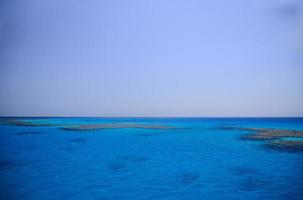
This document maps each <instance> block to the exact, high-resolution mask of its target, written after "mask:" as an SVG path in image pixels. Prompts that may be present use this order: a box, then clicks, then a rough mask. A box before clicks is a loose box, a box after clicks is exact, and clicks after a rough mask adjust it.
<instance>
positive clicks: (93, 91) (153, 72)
mask: <svg viewBox="0 0 303 200" xmlns="http://www.w3.org/2000/svg"><path fill="white" fill-rule="evenodd" d="M0 116H104V117H107V116H111V117H118V116H122V117H124V116H137V117H139V116H142V117H151V116H159V117H164V116H170V117H175V116H190V117H198V116H201V117H207V116H209V117H214V116H222V117H226V116H227V117H228V116H238V117H242V116H257V117H261V116H274V117H277V116H303V5H302V1H301V0H297V1H296V0H284V1H282V0H280V1H279V0H127V1H124V0H52V1H47V0H44V1H43V0H27V1H20V0H2V1H1V2H0Z"/></svg>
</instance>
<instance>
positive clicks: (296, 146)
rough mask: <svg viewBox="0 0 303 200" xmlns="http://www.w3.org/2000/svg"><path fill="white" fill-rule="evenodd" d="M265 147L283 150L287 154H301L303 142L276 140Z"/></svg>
mask: <svg viewBox="0 0 303 200" xmlns="http://www.w3.org/2000/svg"><path fill="white" fill-rule="evenodd" d="M265 146H266V147H268V148H270V149H274V150H285V151H289V152H299V151H302V152H303V140H302V141H295V140H286V141H284V140H276V141H271V142H269V143H267V144H265Z"/></svg>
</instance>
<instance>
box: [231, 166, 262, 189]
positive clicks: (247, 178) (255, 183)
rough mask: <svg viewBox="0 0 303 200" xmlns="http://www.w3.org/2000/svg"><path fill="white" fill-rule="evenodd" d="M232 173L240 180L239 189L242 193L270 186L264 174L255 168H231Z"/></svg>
mask: <svg viewBox="0 0 303 200" xmlns="http://www.w3.org/2000/svg"><path fill="white" fill-rule="evenodd" d="M231 173H232V174H233V175H235V176H237V177H238V178H239V182H238V185H237V188H238V189H239V190H240V191H254V190H257V189H259V188H262V187H264V186H265V185H267V184H268V181H266V180H265V179H264V176H263V175H262V173H260V172H259V171H258V170H257V169H255V168H249V167H241V166H240V167H234V168H231Z"/></svg>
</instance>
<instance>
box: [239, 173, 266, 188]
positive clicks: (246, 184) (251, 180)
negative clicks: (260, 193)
mask: <svg viewBox="0 0 303 200" xmlns="http://www.w3.org/2000/svg"><path fill="white" fill-rule="evenodd" d="M265 185H267V182H266V181H264V180H263V179H261V178H259V177H257V176H247V177H245V178H244V179H243V180H242V181H240V184H239V185H238V189H239V190H241V191H254V190H257V189H259V188H262V187H264V186H265Z"/></svg>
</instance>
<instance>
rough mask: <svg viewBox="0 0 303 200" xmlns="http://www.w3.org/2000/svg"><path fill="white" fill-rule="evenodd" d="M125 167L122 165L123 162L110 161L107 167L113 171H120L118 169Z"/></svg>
mask: <svg viewBox="0 0 303 200" xmlns="http://www.w3.org/2000/svg"><path fill="white" fill-rule="evenodd" d="M125 168H126V165H124V164H123V163H112V164H111V165H110V166H109V169H110V170H111V171H114V172H120V171H122V170H124V169H125Z"/></svg>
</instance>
